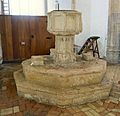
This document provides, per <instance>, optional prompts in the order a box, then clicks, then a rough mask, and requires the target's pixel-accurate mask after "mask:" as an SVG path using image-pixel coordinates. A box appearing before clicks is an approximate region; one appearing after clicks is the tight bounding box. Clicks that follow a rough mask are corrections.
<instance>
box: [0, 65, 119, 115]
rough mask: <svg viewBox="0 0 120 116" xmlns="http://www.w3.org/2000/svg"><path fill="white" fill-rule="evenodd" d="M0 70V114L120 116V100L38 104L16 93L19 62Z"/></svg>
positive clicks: (4, 66)
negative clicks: (69, 104) (69, 105)
mask: <svg viewBox="0 0 120 116" xmlns="http://www.w3.org/2000/svg"><path fill="white" fill-rule="evenodd" d="M2 67H3V69H2V70H0V116H120V102H119V101H115V102H114V99H112V100H111V99H107V100H99V101H97V102H93V103H88V104H84V105H80V106H76V107H70V108H58V107H56V106H49V105H44V104H38V103H36V102H34V101H30V100H26V99H24V98H21V97H19V96H18V95H17V91H16V85H15V81H14V79H13V72H14V71H16V70H18V69H20V67H21V66H20V65H19V64H4V65H2Z"/></svg>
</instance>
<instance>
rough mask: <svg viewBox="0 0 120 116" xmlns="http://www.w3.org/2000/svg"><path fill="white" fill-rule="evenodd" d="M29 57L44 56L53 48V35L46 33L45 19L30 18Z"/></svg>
mask: <svg viewBox="0 0 120 116" xmlns="http://www.w3.org/2000/svg"><path fill="white" fill-rule="evenodd" d="M29 23H30V34H31V35H30V37H31V55H46V54H49V53H50V48H53V47H54V41H55V39H54V35H52V34H50V33H49V32H48V31H47V17H45V16H44V17H30V20H29Z"/></svg>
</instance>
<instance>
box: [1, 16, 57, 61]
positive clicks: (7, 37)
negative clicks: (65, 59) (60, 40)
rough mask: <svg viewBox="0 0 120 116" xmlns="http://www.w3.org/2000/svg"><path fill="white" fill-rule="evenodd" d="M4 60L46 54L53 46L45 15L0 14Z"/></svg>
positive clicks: (22, 58)
mask: <svg viewBox="0 0 120 116" xmlns="http://www.w3.org/2000/svg"><path fill="white" fill-rule="evenodd" d="M0 21H1V23H0V32H1V33H2V47H3V57H4V61H11V60H24V59H28V58H30V57H31V56H32V55H47V54H49V53H50V48H53V47H54V46H55V38H54V35H52V34H50V33H49V32H48V31H47V17H46V16H2V17H1V16H0Z"/></svg>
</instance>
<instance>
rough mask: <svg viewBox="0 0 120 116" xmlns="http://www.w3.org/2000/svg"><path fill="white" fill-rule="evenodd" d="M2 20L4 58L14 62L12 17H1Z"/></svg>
mask: <svg viewBox="0 0 120 116" xmlns="http://www.w3.org/2000/svg"><path fill="white" fill-rule="evenodd" d="M0 17H1V20H2V28H1V41H2V48H3V51H4V52H3V58H4V59H5V60H13V43H12V25H11V16H0Z"/></svg>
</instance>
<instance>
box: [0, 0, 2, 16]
mask: <svg viewBox="0 0 120 116" xmlns="http://www.w3.org/2000/svg"><path fill="white" fill-rule="evenodd" d="M1 1H2V0H0V14H1V13H2V4H1Z"/></svg>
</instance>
